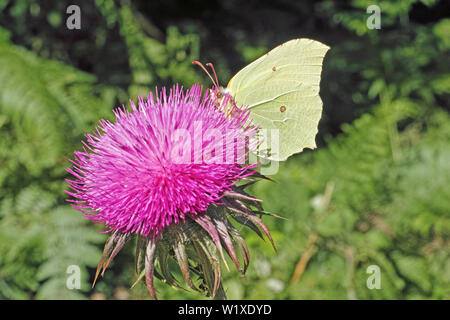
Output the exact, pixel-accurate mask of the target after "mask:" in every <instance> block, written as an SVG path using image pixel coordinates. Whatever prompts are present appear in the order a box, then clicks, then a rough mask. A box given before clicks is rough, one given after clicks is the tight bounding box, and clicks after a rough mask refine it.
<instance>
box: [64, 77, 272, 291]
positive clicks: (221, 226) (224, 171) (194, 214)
mask: <svg viewBox="0 0 450 320" xmlns="http://www.w3.org/2000/svg"><path fill="white" fill-rule="evenodd" d="M226 103H227V102H226V101H224V105H226ZM131 107H132V111H131V112H130V111H127V110H126V109H125V107H122V108H118V109H116V110H115V111H114V114H115V118H116V119H115V122H110V121H107V120H100V125H99V127H97V128H96V130H95V131H94V133H92V134H88V135H86V138H87V140H86V142H83V150H82V151H75V152H74V154H75V156H74V160H71V162H72V164H73V168H68V169H67V171H68V172H69V173H70V174H72V175H73V177H74V178H75V179H74V180H69V179H67V182H68V184H69V187H70V190H69V191H66V192H67V193H68V194H69V195H71V196H73V197H74V198H75V199H71V200H68V201H70V202H72V206H73V207H74V208H75V209H77V210H79V211H81V212H83V213H84V214H85V216H86V217H87V218H89V219H91V220H93V221H94V222H97V223H104V224H105V225H106V227H107V228H108V232H111V233H112V235H111V236H110V238H109V239H108V240H107V242H106V244H105V248H104V252H103V256H102V258H101V259H100V262H99V265H98V268H97V273H96V276H95V280H96V279H97V277H98V275H99V273H100V271H102V275H103V273H104V272H105V270H106V268H107V266H108V264H109V263H110V261H111V260H112V259H113V258H114V257H115V256H116V255H117V253H118V252H119V251H120V249H121V248H122V247H123V246H124V244H125V243H126V241H127V240H128V239H130V238H131V236H132V235H137V237H138V241H137V247H138V250H137V261H136V267H137V268H136V270H137V272H138V275H140V278H142V277H144V276H145V280H146V284H147V287H148V289H149V292H150V294H151V295H152V297H153V298H155V299H156V293H155V290H154V286H153V276H156V277H158V278H160V279H162V280H165V281H166V282H167V283H169V284H171V285H173V286H177V287H180V285H179V284H178V283H177V282H176V280H175V279H174V277H173V276H172V274H171V273H170V271H169V270H168V266H167V263H168V259H169V258H173V259H175V260H176V261H177V262H178V264H179V266H180V268H181V272H182V274H183V277H184V279H185V280H186V282H187V284H188V285H189V286H190V287H191V288H193V289H195V290H201V289H200V288H198V287H197V286H195V285H194V283H193V281H192V280H191V276H190V272H189V271H191V272H194V273H196V274H198V275H199V278H200V279H201V281H202V285H201V286H200V287H201V288H204V289H205V290H206V293H207V294H209V295H210V296H213V297H214V295H215V294H216V292H217V290H218V288H219V287H220V279H221V269H220V261H219V258H218V254H217V251H218V253H219V254H220V256H221V257H222V259H223V261H224V263H225V265H226V260H225V257H224V253H223V249H222V244H223V245H224V246H225V248H226V252H228V254H229V256H230V257H231V259H232V260H233V262H234V263H235V264H236V266H237V268H238V269H239V270H240V271H241V272H242V273H244V272H245V270H246V268H247V266H248V262H249V253H248V249H247V247H246V245H245V242H244V241H243V239H242V237H240V235H239V233H238V232H237V230H236V229H235V228H234V227H233V225H232V224H231V223H230V221H229V220H228V216H231V217H233V218H234V219H235V220H237V221H238V222H239V223H242V224H244V225H247V226H249V227H251V228H252V229H254V230H255V231H256V232H257V233H258V234H259V235H260V236H262V235H261V232H260V230H259V229H258V227H259V228H261V230H263V232H264V233H265V234H266V236H267V237H268V238H269V239H270V241H271V242H272V240H271V238H270V234H269V232H268V230H267V228H266V227H265V225H264V224H263V222H262V221H261V219H260V218H259V217H258V216H257V215H256V213H259V214H263V213H264V212H263V210H262V208H261V205H260V201H259V200H258V199H255V198H253V197H251V196H249V195H248V194H246V193H245V192H244V188H245V187H246V185H241V186H237V183H238V182H239V181H240V180H250V183H252V182H253V181H254V180H255V179H258V178H261V177H262V176H261V175H259V174H258V173H257V172H256V171H255V167H256V166H257V164H248V161H247V160H248V159H247V158H248V153H249V151H251V150H252V149H254V148H255V147H256V144H255V142H252V141H253V140H252V139H251V138H252V136H253V135H254V134H255V132H256V130H257V128H255V127H252V126H251V125H249V124H248V123H247V120H248V110H245V109H243V110H241V109H238V108H236V110H235V112H233V116H231V117H227V116H226V115H225V114H224V112H223V110H221V108H220V106H217V105H216V101H214V100H213V98H212V97H211V96H210V95H208V94H205V95H203V94H202V87H200V86H198V85H194V86H193V87H192V88H191V89H190V90H188V91H187V92H186V93H184V92H183V89H182V88H179V87H178V86H174V87H173V88H172V89H171V90H170V92H169V94H168V95H167V93H166V90H165V88H163V90H162V91H161V92H160V93H158V92H157V91H156V94H155V96H154V95H153V94H152V93H150V94H149V96H148V97H147V100H144V99H143V98H139V103H138V106H137V107H136V105H135V104H134V103H131ZM247 185H248V184H247ZM233 243H235V244H237V245H238V247H239V250H240V252H241V254H242V256H243V261H244V268H243V269H242V268H241V267H240V264H239V260H238V258H237V254H236V251H235V250H234V246H233ZM272 244H273V242H272ZM188 251H189V255H187V252H188ZM156 261H158V265H159V271H158V270H155V262H156ZM142 266H143V267H144V268H142ZM141 269H143V270H141ZM212 275H214V276H212ZM95 280H94V283H95Z"/></svg>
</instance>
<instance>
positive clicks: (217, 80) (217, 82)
mask: <svg viewBox="0 0 450 320" xmlns="http://www.w3.org/2000/svg"><path fill="white" fill-rule="evenodd" d="M206 66H207V67H210V68H211V70H212V72H213V73H214V77H215V78H216V86H217V87H218V86H219V79H218V78H217V74H216V70H214V66H213V64H212V63H211V62H208V63H207V64H206Z"/></svg>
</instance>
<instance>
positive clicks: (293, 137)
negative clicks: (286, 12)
mask: <svg viewBox="0 0 450 320" xmlns="http://www.w3.org/2000/svg"><path fill="white" fill-rule="evenodd" d="M328 50H329V47H328V46H326V45H324V44H322V43H320V42H318V41H314V40H310V39H294V40H290V41H288V42H286V43H283V44H281V45H280V46H278V47H276V48H274V49H273V50H272V51H270V52H269V53H267V54H265V55H264V56H262V57H260V58H259V59H257V60H255V61H254V62H252V63H251V64H249V65H248V66H246V67H245V68H243V69H242V70H241V71H239V72H238V73H237V74H236V75H235V76H234V77H233V78H232V79H231V80H230V82H229V83H228V86H227V88H228V89H229V92H230V94H231V95H232V96H233V97H234V100H235V102H236V104H237V105H238V106H246V107H248V108H249V109H250V111H251V113H250V119H251V120H252V121H253V123H254V124H255V125H257V126H259V127H260V129H262V130H260V135H261V136H262V138H263V141H264V145H266V146H267V147H268V148H269V149H270V150H269V155H268V156H266V157H265V158H267V159H270V160H276V161H284V160H286V159H287V158H288V157H289V156H291V155H292V154H294V153H298V152H301V151H302V150H303V149H304V148H312V149H313V148H315V147H316V143H315V136H316V134H317V126H318V123H319V120H320V117H321V114H322V100H321V99H320V96H319V88H320V87H319V85H320V74H321V71H322V62H323V58H324V56H325V54H326V52H327V51H328ZM264 129H267V130H264ZM271 129H278V131H273V130H271ZM277 132H278V139H276V133H277ZM277 140H278V141H277Z"/></svg>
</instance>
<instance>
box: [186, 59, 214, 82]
mask: <svg viewBox="0 0 450 320" xmlns="http://www.w3.org/2000/svg"><path fill="white" fill-rule="evenodd" d="M192 64H196V65H198V66H200V68H202V69H203V71H205V73H206V74H207V75H208V77H209V78H210V79H211V81H212V83H213V84H214V86H216V87H217V83H216V82H215V81H214V79H213V77H211V74H210V73H209V72H208V70H206V68H205V67H204V66H203V64H202V63H201V62H198V61H192ZM216 78H217V77H216Z"/></svg>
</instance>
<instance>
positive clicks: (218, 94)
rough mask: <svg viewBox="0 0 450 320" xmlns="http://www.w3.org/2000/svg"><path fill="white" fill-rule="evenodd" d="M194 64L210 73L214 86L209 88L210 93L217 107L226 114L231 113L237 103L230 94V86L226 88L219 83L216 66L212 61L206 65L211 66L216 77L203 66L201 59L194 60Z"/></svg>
mask: <svg viewBox="0 0 450 320" xmlns="http://www.w3.org/2000/svg"><path fill="white" fill-rule="evenodd" d="M192 63H193V64H196V65H198V66H200V67H201V68H202V69H203V71H205V73H206V74H207V75H208V77H209V78H210V79H211V81H212V83H213V86H212V88H211V89H209V94H210V96H211V98H212V99H213V100H214V101H215V103H216V107H217V108H219V109H223V110H224V112H225V114H226V115H227V116H229V115H230V113H231V111H232V109H233V108H234V107H235V105H236V104H235V103H234V100H233V98H232V97H231V96H230V92H229V91H230V90H229V89H228V88H224V87H222V86H220V85H219V80H218V78H217V74H216V70H215V69H214V66H213V64H212V63H207V64H206V66H207V67H210V68H211V70H212V72H213V74H214V78H213V77H212V76H211V74H210V73H209V72H208V70H207V69H206V68H205V67H204V66H203V64H202V63H201V62H199V61H192ZM225 97H227V99H226V101H225V100H224V99H225Z"/></svg>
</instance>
